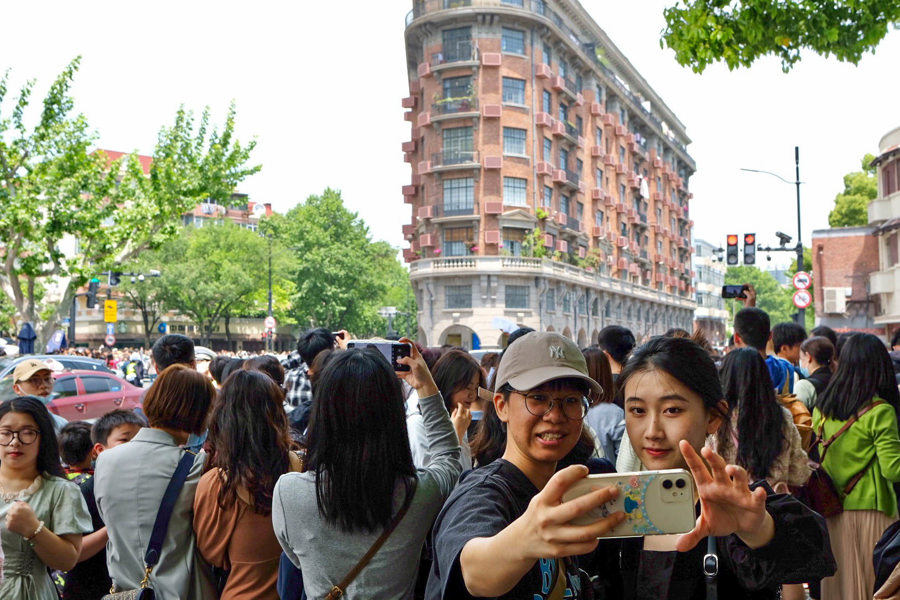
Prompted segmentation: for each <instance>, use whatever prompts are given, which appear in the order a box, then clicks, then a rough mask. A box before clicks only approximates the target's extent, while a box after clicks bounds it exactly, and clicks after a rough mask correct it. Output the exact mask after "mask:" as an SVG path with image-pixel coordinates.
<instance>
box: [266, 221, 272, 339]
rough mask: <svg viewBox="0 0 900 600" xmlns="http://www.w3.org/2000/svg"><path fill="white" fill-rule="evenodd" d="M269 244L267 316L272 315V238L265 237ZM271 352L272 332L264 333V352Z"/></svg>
mask: <svg viewBox="0 0 900 600" xmlns="http://www.w3.org/2000/svg"><path fill="white" fill-rule="evenodd" d="M266 240H267V241H268V242H269V316H270V317H271V316H273V315H272V236H270V235H266ZM271 351H272V332H271V331H267V332H266V352H271Z"/></svg>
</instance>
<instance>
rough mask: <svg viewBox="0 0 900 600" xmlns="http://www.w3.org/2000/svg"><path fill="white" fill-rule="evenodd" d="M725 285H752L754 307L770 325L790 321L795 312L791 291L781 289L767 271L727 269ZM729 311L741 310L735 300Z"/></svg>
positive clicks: (753, 268) (751, 268)
mask: <svg viewBox="0 0 900 600" xmlns="http://www.w3.org/2000/svg"><path fill="white" fill-rule="evenodd" d="M725 283H726V284H729V285H743V284H745V283H752V284H753V287H754V288H756V306H757V307H758V308H760V309H762V310H764V311H766V312H767V313H769V319H770V320H771V322H772V325H775V324H776V323H781V322H784V321H790V320H791V314H792V313H794V312H795V311H796V309H795V308H794V305H793V303H792V302H791V291H790V290H788V289H787V288H783V287H781V286H780V285H779V284H778V281H777V280H776V279H775V277H774V276H772V274H771V273H769V272H768V271H762V270H760V269H758V268H756V267H745V266H739V267H728V270H727V271H726V272H725ZM731 302H732V306H731V307H730V310H731V312H732V314H734V313H736V312H737V311H738V310H740V309H741V308H743V304H741V303H740V302H739V301H737V300H731Z"/></svg>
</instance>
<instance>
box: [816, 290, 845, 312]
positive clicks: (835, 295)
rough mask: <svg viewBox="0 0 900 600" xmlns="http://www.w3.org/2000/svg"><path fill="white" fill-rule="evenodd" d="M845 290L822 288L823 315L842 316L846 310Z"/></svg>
mask: <svg viewBox="0 0 900 600" xmlns="http://www.w3.org/2000/svg"><path fill="white" fill-rule="evenodd" d="M847 289H848V288H843V287H827V288H822V292H823V294H824V297H825V306H824V312H825V314H832V315H833V314H844V312H845V311H846V310H847V294H846V292H847Z"/></svg>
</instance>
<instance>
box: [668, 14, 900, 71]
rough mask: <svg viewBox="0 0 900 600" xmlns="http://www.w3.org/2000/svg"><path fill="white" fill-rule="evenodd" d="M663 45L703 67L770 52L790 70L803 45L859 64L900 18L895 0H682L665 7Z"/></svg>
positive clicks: (682, 60) (739, 63) (743, 63)
mask: <svg viewBox="0 0 900 600" xmlns="http://www.w3.org/2000/svg"><path fill="white" fill-rule="evenodd" d="M664 14H665V18H666V24H667V26H666V29H665V30H664V31H663V32H662V39H661V40H660V46H668V47H669V48H671V49H673V50H674V51H675V59H676V60H677V61H678V63H679V64H681V65H684V66H690V67H691V69H693V70H694V71H695V72H697V73H702V72H703V71H704V69H706V67H708V66H709V65H711V64H712V63H715V62H718V61H723V62H725V64H726V65H728V68H729V69H731V70H733V69H735V68H737V67H749V66H750V65H751V64H753V62H754V61H755V60H756V59H758V58H760V57H762V56H766V55H769V54H772V55H775V56H777V57H779V58H780V59H781V66H782V69H783V70H784V71H785V72H788V71H790V70H791V68H792V67H793V66H794V65H795V64H796V63H797V62H798V61H799V60H800V59H801V51H803V50H811V51H812V52H815V53H817V54H821V55H823V56H834V57H835V58H837V59H838V60H840V61H846V62H851V63H853V64H857V63H858V62H859V60H860V59H861V58H862V56H863V55H864V54H865V53H867V52H871V51H873V50H874V49H875V47H876V46H877V45H878V43H879V42H881V40H882V39H883V38H884V36H885V35H886V34H887V32H888V28H889V27H890V25H891V24H896V23H897V22H898V21H900V3H898V2H896V0H828V1H826V2H823V1H821V0H787V1H785V0H737V1H735V2H726V1H724V0H683V1H677V2H676V3H675V5H674V6H672V7H671V8H667V9H666V10H665V12H664Z"/></svg>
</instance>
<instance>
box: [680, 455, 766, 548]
mask: <svg viewBox="0 0 900 600" xmlns="http://www.w3.org/2000/svg"><path fill="white" fill-rule="evenodd" d="M678 447H679V449H680V450H681V454H682V456H684V460H685V462H686V463H687V465H688V468H690V470H691V473H692V474H693V476H694V482H695V483H696V485H697V492H698V493H699V495H700V516H699V517H697V524H696V526H695V527H694V529H693V530H691V531H690V532H688V533H685V534H684V535H682V536H681V537H679V538H678V543H677V549H678V551H679V552H687V551H688V550H690V549H691V548H693V547H694V546H696V545H697V544H698V543H699V542H700V541H701V540H703V538H705V537H706V536H709V535H712V536H725V535H731V534H732V533H734V534H737V535H738V537H740V538H741V539H742V540H743V541H744V543H745V544H747V545H748V546H749V547H751V548H758V547H760V546H764V545H765V544H767V543H769V542H770V541H771V540H772V537H774V535H775V522H774V521H773V520H772V516H771V515H769V513H768V512H766V490H765V489H763V488H757V489H755V490H753V491H752V492H751V491H750V481H749V477H748V475H747V471H745V470H744V469H743V468H741V467H739V466H736V465H729V464H726V463H725V459H723V458H722V457H721V456H719V455H718V454H716V453H715V452H713V450H712V449H710V448H706V447H704V448H702V449H701V450H700V452H701V453H702V454H703V458H705V459H706V463H704V462H703V460H702V459H701V458H700V456H699V455H698V454H697V452H696V451H694V449H693V448H692V447H691V445H690V444H689V443H688V442H687V441H685V440H682V441H681V442H679V446H678Z"/></svg>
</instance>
